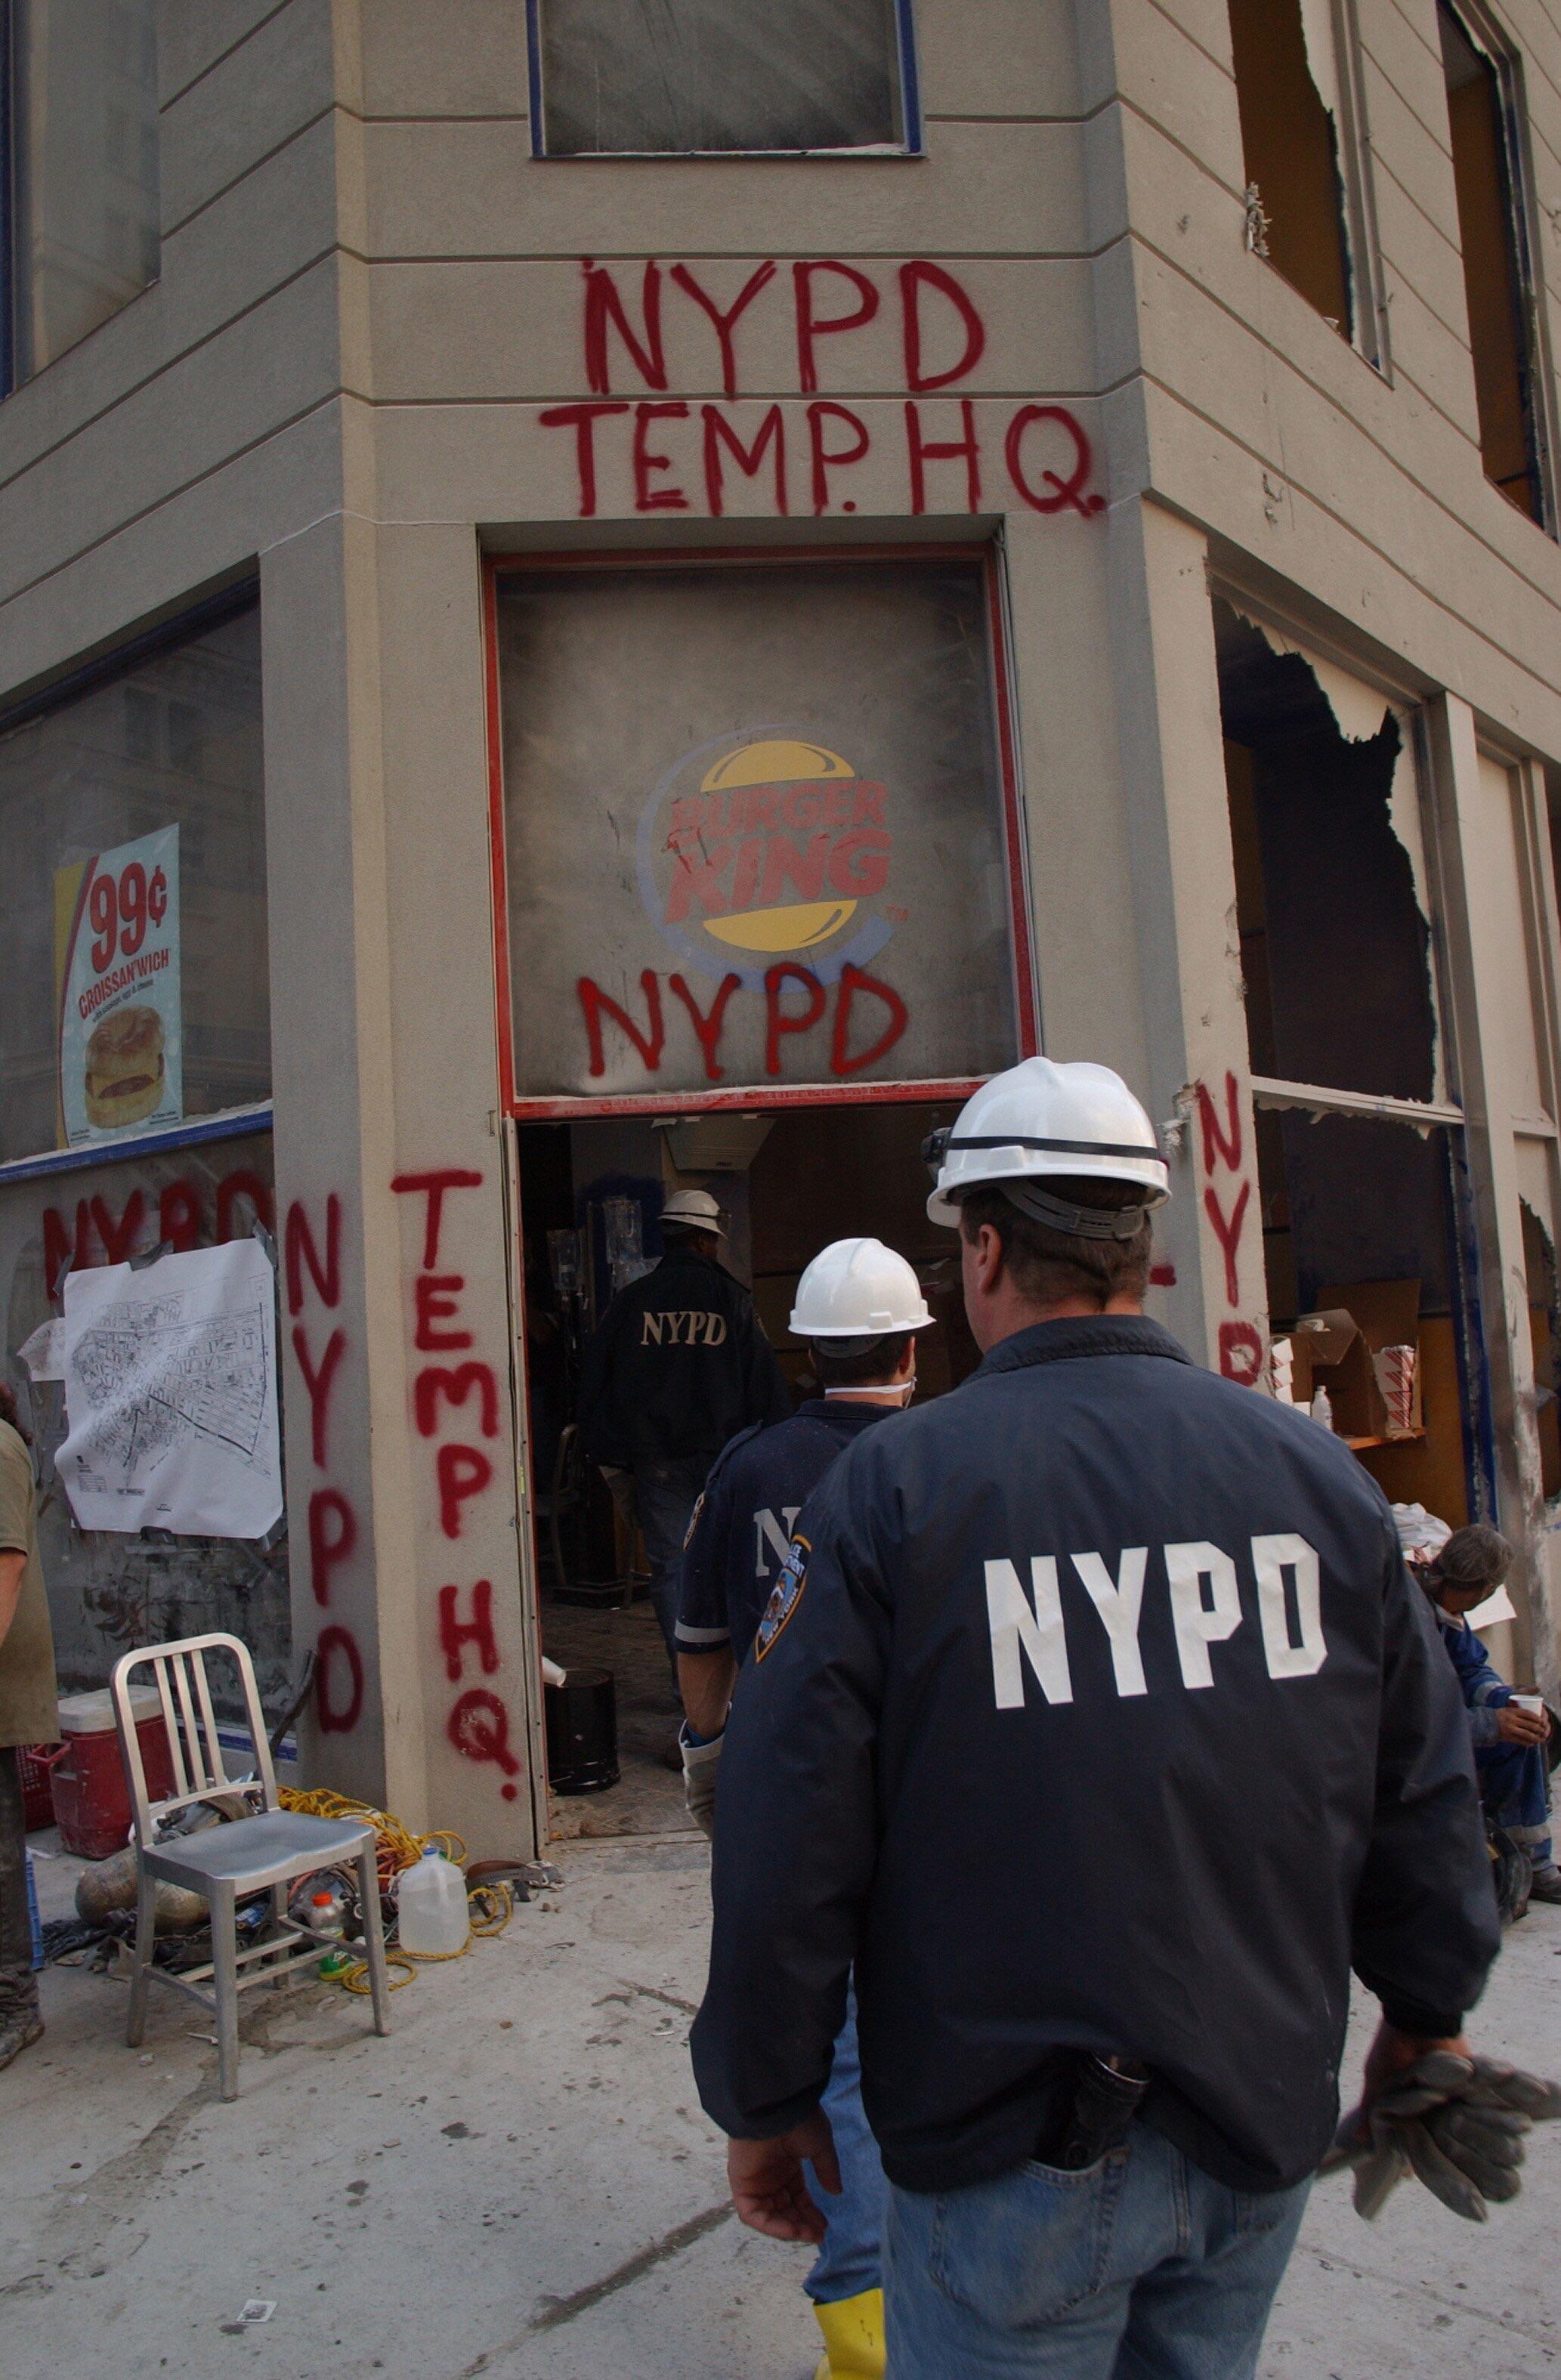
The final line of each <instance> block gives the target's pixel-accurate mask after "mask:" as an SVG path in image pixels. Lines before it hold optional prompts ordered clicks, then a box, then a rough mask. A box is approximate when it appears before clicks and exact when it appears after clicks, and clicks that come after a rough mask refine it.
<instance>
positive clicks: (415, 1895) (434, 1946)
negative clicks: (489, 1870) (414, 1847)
mask: <svg viewBox="0 0 1561 2380" xmlns="http://www.w3.org/2000/svg"><path fill="white" fill-rule="evenodd" d="M396 1906H397V1908H398V1910H399V1912H400V1926H399V1931H398V1935H397V1939H398V1940H399V1942H400V1944H401V1947H402V1949H404V1950H411V1951H414V1952H421V1954H422V1956H423V1957H424V1958H430V1957H439V1956H440V1955H442V1956H444V1957H445V1958H449V1957H451V1956H452V1955H453V1954H454V1952H455V1951H457V1950H464V1949H466V1937H467V1935H468V1934H469V1933H470V1931H471V1919H470V1915H469V1913H468V1911H467V1908H466V1877H465V1876H463V1875H462V1874H461V1871H460V1869H459V1868H458V1867H457V1866H456V1865H455V1863H454V1860H447V1859H446V1858H445V1857H444V1855H443V1853H442V1852H436V1851H435V1850H434V1849H433V1848H432V1846H431V1844H430V1848H429V1849H428V1850H427V1851H426V1852H424V1853H423V1856H422V1858H421V1859H420V1860H419V1861H418V1862H417V1866H416V1867H408V1868H403V1870H402V1872H401V1882H400V1884H399V1886H398V1887H397V1889H396Z"/></svg>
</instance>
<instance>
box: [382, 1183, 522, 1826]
mask: <svg viewBox="0 0 1561 2380" xmlns="http://www.w3.org/2000/svg"><path fill="white" fill-rule="evenodd" d="M481 1186H482V1175H481V1174H480V1173H475V1172H470V1171H468V1170H466V1169H465V1168H463V1167H459V1166H449V1167H444V1168H442V1169H441V1170H439V1171H437V1172H428V1173H398V1174H396V1175H395V1177H394V1179H393V1181H392V1183H391V1188H392V1189H393V1191H394V1192H395V1193H396V1195H397V1196H400V1197H420V1198H422V1199H423V1200H424V1201H425V1205H424V1208H423V1241H422V1252H421V1261H420V1264H419V1267H418V1269H417V1273H416V1274H415V1275H414V1277H413V1281H412V1344H413V1346H414V1347H415V1348H416V1349H417V1353H418V1354H424V1355H442V1354H465V1353H466V1350H467V1349H468V1348H470V1347H472V1346H474V1345H475V1343H476V1341H475V1334H474V1333H473V1332H472V1331H471V1330H468V1329H466V1326H465V1324H464V1322H463V1321H462V1299H463V1297H464V1296H465V1293H466V1276H465V1274H463V1273H458V1272H442V1271H440V1270H439V1261H440V1257H439V1251H440V1245H441V1240H442V1233H443V1227H444V1212H445V1200H446V1198H447V1197H448V1196H449V1195H450V1194H451V1192H453V1191H459V1190H477V1189H480V1188H481ZM473 1400H475V1404H476V1418H477V1425H478V1429H479V1430H480V1432H481V1435H482V1436H483V1437H484V1438H490V1439H491V1438H496V1437H497V1436H498V1434H499V1381H498V1376H497V1374H496V1373H495V1371H494V1369H493V1367H492V1366H491V1365H490V1364H487V1363H484V1362H483V1361H482V1359H481V1358H480V1356H476V1355H468V1356H467V1357H466V1361H465V1362H464V1363H460V1364H443V1363H433V1364H424V1365H423V1366H421V1367H420V1368H419V1369H418V1371H417V1374H416V1376H415V1378H414V1379H413V1383H412V1413H413V1419H414V1421H415V1423H416V1425H417V1434H418V1436H419V1437H420V1438H427V1439H433V1438H437V1437H438V1435H439V1429H440V1424H441V1421H442V1420H446V1421H451V1422H453V1423H454V1422H458V1423H459V1426H460V1427H466V1407H467V1404H468V1403H469V1402H471V1401H473ZM433 1463H434V1483H435V1486H436V1488H437V1490H438V1497H439V1525H440V1528H441V1530H442V1533H443V1535H444V1536H446V1537H449V1538H452V1539H455V1538H459V1537H460V1536H462V1535H463V1534H464V1532H465V1527H466V1507H467V1505H468V1504H469V1503H470V1502H471V1501H472V1500H474V1499H475V1498H478V1497H480V1496H482V1495H484V1494H486V1492H487V1490H488V1489H489V1488H490V1487H491V1485H492V1483H493V1464H492V1462H491V1461H490V1457H489V1456H488V1455H487V1454H485V1453H484V1451H483V1450H482V1448H481V1447H479V1446H473V1445H472V1444H470V1443H469V1441H467V1440H463V1439H442V1441H441V1442H440V1444H439V1445H438V1446H436V1447H435V1448H434V1450H433ZM468 1613H469V1616H467V1617H466V1618H463V1617H462V1615H461V1590H460V1588H459V1586H458V1585H454V1584H452V1585H445V1586H442V1587H441V1588H440V1590H439V1599H438V1615H439V1617H438V1638H439V1647H440V1651H441V1653H442V1655H443V1658H444V1674H445V1677H446V1679H447V1680H448V1682H449V1683H450V1684H451V1685H453V1686H458V1685H460V1683H461V1680H462V1678H463V1676H464V1675H465V1673H466V1662H467V1658H468V1656H470V1658H473V1659H474V1660H475V1661H476V1664H477V1668H478V1674H479V1675H480V1676H483V1677H492V1676H493V1675H494V1673H495V1672H496V1671H497V1670H498V1669H499V1668H500V1666H501V1657H500V1651H499V1640H498V1635H497V1633H496V1631H495V1628H494V1621H493V1585H492V1581H491V1580H490V1579H486V1578H479V1579H477V1580H476V1581H474V1583H473V1585H472V1587H471V1591H470V1598H469V1604H468ZM444 1731H445V1734H446V1736H447V1737H448V1739H449V1741H450V1743H452V1744H454V1748H455V1750H456V1751H457V1752H459V1753H460V1754H462V1755H464V1757H465V1758H466V1759H467V1760H475V1761H478V1762H484V1763H490V1764H491V1765H492V1766H493V1767H495V1768H497V1769H498V1770H499V1772H500V1774H501V1776H502V1779H503V1782H502V1785H501V1786H500V1788H499V1791H500V1792H501V1793H502V1795H503V1798H504V1800H505V1801H506V1802H513V1801H514V1799H515V1798H516V1795H517V1794H518V1792H519V1790H520V1789H519V1787H518V1786H517V1785H516V1784H515V1783H514V1779H515V1778H516V1777H517V1776H518V1775H519V1773H520V1762H519V1760H518V1758H517V1757H516V1755H515V1753H514V1749H513V1747H512V1745H511V1743H510V1714H509V1709H508V1706H506V1704H505V1702H504V1700H503V1697H502V1695H501V1694H498V1693H496V1692H495V1691H494V1689H493V1688H492V1687H491V1686H467V1687H466V1688H465V1690H464V1691H463V1692H462V1693H461V1694H457V1695H456V1697H455V1699H454V1702H453V1703H452V1704H451V1706H450V1710H449V1713H448V1715H447V1717H446V1719H445V1723H444Z"/></svg>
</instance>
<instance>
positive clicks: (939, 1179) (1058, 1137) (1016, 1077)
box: [922, 1058, 1170, 1239]
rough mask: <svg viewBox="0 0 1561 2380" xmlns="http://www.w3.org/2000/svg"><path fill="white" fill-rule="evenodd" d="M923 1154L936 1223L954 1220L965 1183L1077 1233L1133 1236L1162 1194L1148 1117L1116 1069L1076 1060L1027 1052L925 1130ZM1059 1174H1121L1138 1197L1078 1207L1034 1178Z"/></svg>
mask: <svg viewBox="0 0 1561 2380" xmlns="http://www.w3.org/2000/svg"><path fill="white" fill-rule="evenodd" d="M922 1154H923V1155H924V1157H926V1160H927V1162H928V1164H929V1165H930V1166H931V1167H932V1169H933V1178H934V1180H935V1182H936V1183H937V1185H938V1186H937V1188H936V1189H935V1190H934V1192H933V1194H932V1196H931V1197H930V1198H929V1199H928V1200H927V1202H926V1211H927V1213H928V1214H929V1215H930V1216H931V1218H932V1220H933V1221H934V1222H935V1223H958V1221H959V1220H960V1201H961V1199H962V1198H963V1197H964V1196H967V1195H968V1193H969V1192H970V1191H972V1190H986V1189H1000V1190H1004V1191H1006V1192H1007V1194H1008V1196H1010V1198H1011V1199H1012V1200H1013V1203H1014V1204H1015V1206H1017V1207H1019V1208H1021V1209H1022V1210H1023V1212H1024V1213H1026V1214H1030V1215H1033V1216H1034V1217H1035V1220H1036V1221H1037V1222H1044V1223H1049V1224H1051V1225H1052V1226H1053V1228H1054V1229H1055V1230H1058V1231H1062V1232H1071V1233H1075V1234H1077V1235H1078V1236H1079V1237H1081V1238H1084V1239H1131V1236H1132V1234H1133V1233H1134V1232H1135V1231H1136V1230H1137V1229H1138V1226H1139V1224H1140V1223H1141V1222H1142V1220H1143V1219H1144V1213H1145V1212H1146V1211H1147V1210H1148V1208H1151V1207H1159V1206H1163V1205H1164V1203H1165V1201H1166V1200H1167V1199H1168V1197H1169V1196H1170V1176H1169V1173H1168V1171H1167V1168H1166V1161H1165V1159H1164V1158H1163V1157H1162V1156H1161V1155H1160V1152H1159V1148H1158V1147H1157V1145H1156V1139H1155V1127H1154V1125H1153V1124H1152V1123H1150V1121H1149V1118H1148V1116H1147V1115H1146V1114H1145V1113H1144V1110H1143V1108H1141V1107H1140V1105H1139V1103H1138V1101H1137V1100H1136V1099H1134V1098H1133V1095H1132V1093H1131V1091H1130V1090H1129V1088H1128V1087H1127V1085H1126V1084H1125V1083H1124V1082H1123V1080H1122V1078H1121V1076H1120V1075H1114V1074H1113V1073H1112V1072H1111V1069H1110V1067H1109V1066H1092V1065H1090V1064H1088V1063H1086V1062H1076V1063H1074V1064H1071V1065H1065V1066H1059V1065H1055V1064H1054V1063H1053V1062H1052V1061H1051V1059H1049V1058H1026V1059H1025V1060H1024V1061H1023V1064H1021V1065H1018V1066H1010V1068H1009V1069H1008V1072H1007V1073H1006V1074H1002V1075H993V1076H992V1079H991V1081H990V1082H988V1083H983V1085H982V1087H981V1088H980V1089H979V1090H978V1091H976V1092H974V1093H973V1095H972V1096H971V1098H969V1099H967V1100H966V1101H965V1103H964V1106H963V1107H962V1109H961V1110H960V1114H959V1121H958V1123H955V1124H954V1125H953V1126H952V1128H951V1129H945V1130H943V1131H941V1132H935V1133H933V1134H931V1135H929V1136H928V1138H927V1140H926V1142H925V1143H924V1145H923V1149H922ZM1059 1175H1066V1176H1068V1177H1071V1179H1073V1180H1075V1181H1077V1180H1079V1179H1080V1178H1081V1177H1082V1178H1083V1179H1085V1180H1088V1181H1095V1182H1125V1183H1128V1184H1131V1185H1132V1186H1134V1187H1135V1188H1140V1189H1142V1190H1143V1192H1144V1198H1143V1203H1142V1205H1134V1206H1132V1207H1129V1208H1124V1209H1123V1210H1122V1212H1121V1213H1120V1214H1117V1213H1114V1212H1112V1211H1110V1210H1108V1209H1107V1208H1095V1207H1088V1208H1079V1207H1075V1206H1073V1205H1071V1203H1069V1202H1066V1201H1064V1200H1062V1199H1059V1198H1054V1197H1052V1196H1050V1195H1049V1194H1048V1193H1047V1191H1045V1190H1044V1189H1042V1188H1041V1187H1039V1186H1038V1185H1040V1184H1043V1183H1045V1182H1046V1181H1047V1179H1048V1178H1056V1177H1057V1176H1059Z"/></svg>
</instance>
